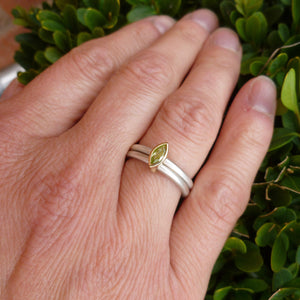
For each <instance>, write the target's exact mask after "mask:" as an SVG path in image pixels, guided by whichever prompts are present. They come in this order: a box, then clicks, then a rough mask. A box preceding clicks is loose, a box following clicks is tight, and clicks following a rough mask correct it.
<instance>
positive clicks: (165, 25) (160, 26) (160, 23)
mask: <svg viewBox="0 0 300 300" xmlns="http://www.w3.org/2000/svg"><path fill="white" fill-rule="evenodd" d="M152 23H153V24H154V26H155V27H156V28H157V30H158V31H159V32H160V33H161V34H163V33H165V32H166V31H168V30H169V29H170V28H171V27H172V26H173V25H174V24H175V20H174V19H172V18H171V17H168V16H159V17H153V18H152Z"/></svg>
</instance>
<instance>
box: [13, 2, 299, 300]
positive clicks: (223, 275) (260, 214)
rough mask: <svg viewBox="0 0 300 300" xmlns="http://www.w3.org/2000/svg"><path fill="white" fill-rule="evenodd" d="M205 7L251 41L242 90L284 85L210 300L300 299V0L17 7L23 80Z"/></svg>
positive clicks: (219, 262)
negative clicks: (143, 25) (146, 21)
mask: <svg viewBox="0 0 300 300" xmlns="http://www.w3.org/2000/svg"><path fill="white" fill-rule="evenodd" d="M201 7H206V8H210V9H211V10H213V11H214V12H215V13H216V14H217V15H218V16H219V19H220V23H221V25H223V26H227V27H230V28H232V29H233V30H235V31H236V32H237V33H238V35H239V37H240V40H241V42H242V44H243V50H244V54H243V59H242V66H241V72H240V73H241V75H240V79H239V82H238V87H237V89H236V90H238V89H239V88H240V87H241V85H242V84H243V83H244V82H246V81H247V80H248V79H250V78H251V77H254V76H257V75H259V74H265V75H266V76H269V77H270V78H272V79H273V80H274V82H275V83H276V85H277V89H278V108H277V117H276V121H275V131H274V136H273V140H272V142H271V145H270V149H269V152H268V154H267V155H266V157H265V159H264V162H263V164H262V165H261V167H260V170H259V172H258V174H257V177H256V180H255V183H254V185H253V188H252V193H251V198H250V200H249V205H248V207H247V209H246V211H245V213H244V215H243V216H242V217H241V218H240V219H239V220H238V222H237V224H236V226H235V228H234V230H233V232H232V234H231V236H230V237H229V239H228V240H227V242H226V244H225V245H224V249H223V251H222V253H221V254H220V256H219V258H218V260H217V262H216V264H215V266H214V269H213V271H212V275H211V280H210V283H209V287H208V292H207V295H206V299H214V300H222V299H243V300H248V299H249V300H250V299H272V300H279V299H300V272H299V268H300V210H299V208H300V138H299V137H300V111H299V97H300V58H299V56H298V55H299V53H300V0H272V1H271V0H270V1H266V0H265V1H264V0H222V1H221V0H202V1H201V0H127V1H125V0H123V1H122V0H121V3H120V1H119V0H55V1H54V2H53V4H47V3H44V4H43V6H42V8H32V9H30V10H29V11H26V10H25V9H23V8H22V7H16V8H15V9H14V10H13V12H12V13H13V15H14V17H15V23H16V24H18V25H21V26H23V27H26V28H28V29H29V31H28V32H26V33H23V34H20V35H18V36H17V37H16V40H17V41H18V42H19V43H20V49H19V50H18V51H17V52H16V54H15V60H16V61H17V62H18V63H19V64H20V65H22V66H23V67H24V68H25V70H26V71H25V72H23V73H19V75H18V78H19V81H20V82H22V83H24V84H27V83H28V82H29V81H30V80H32V79H33V78H34V77H35V76H37V75H38V74H39V73H40V72H42V71H43V70H44V69H46V68H47V67H48V66H50V65H51V64H53V63H54V62H55V61H57V60H58V59H59V58H60V57H62V56H63V55H64V54H65V53H67V52H68V51H70V49H72V48H74V47H76V46H78V45H80V44H82V43H84V42H86V41H88V40H90V39H94V38H99V37H102V36H104V35H107V34H109V33H111V32H113V31H116V30H117V29H118V28H120V27H122V26H124V25H125V24H127V23H130V22H134V21H137V20H139V19H142V18H145V17H148V16H151V15H159V14H166V15H170V16H172V17H174V18H176V19H179V18H180V17H181V16H183V15H184V14H186V13H187V12H190V11H194V10H195V9H198V8H201ZM241 180H243V179H242V178H241ZM207 251H210V249H207Z"/></svg>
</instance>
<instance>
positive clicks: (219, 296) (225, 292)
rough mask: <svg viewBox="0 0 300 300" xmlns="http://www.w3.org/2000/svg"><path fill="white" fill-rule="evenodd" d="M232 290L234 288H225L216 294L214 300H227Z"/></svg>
mask: <svg viewBox="0 0 300 300" xmlns="http://www.w3.org/2000/svg"><path fill="white" fill-rule="evenodd" d="M231 290H232V286H227V287H223V288H221V289H218V290H216V291H215V292H214V298H213V299H214V300H223V299H225V298H226V296H227V295H228V293H229V292H230V291H231Z"/></svg>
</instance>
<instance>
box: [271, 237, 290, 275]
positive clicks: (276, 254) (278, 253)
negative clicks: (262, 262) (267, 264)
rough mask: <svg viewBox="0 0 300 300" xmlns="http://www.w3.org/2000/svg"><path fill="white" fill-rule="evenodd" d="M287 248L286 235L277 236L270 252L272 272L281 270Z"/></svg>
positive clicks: (287, 240)
mask: <svg viewBox="0 0 300 300" xmlns="http://www.w3.org/2000/svg"><path fill="white" fill-rule="evenodd" d="M288 247H289V239H288V237H287V236H286V234H284V233H280V234H278V236H277V238H276V239H275V242H274V245H273V247H272V252H271V268H272V270H273V271H274V272H278V271H280V270H281V269H282V268H283V266H284V264H285V262H286V257H287V250H288Z"/></svg>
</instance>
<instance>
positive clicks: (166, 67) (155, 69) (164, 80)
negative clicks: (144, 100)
mask: <svg viewBox="0 0 300 300" xmlns="http://www.w3.org/2000/svg"><path fill="white" fill-rule="evenodd" d="M120 72H121V74H122V73H123V74H122V75H123V76H124V78H126V80H130V81H131V82H139V83H141V84H143V85H145V86H147V87H150V88H151V89H153V88H157V89H161V88H162V87H164V86H166V85H169V84H170V83H171V82H172V80H173V78H174V76H173V75H174V73H175V72H174V70H173V67H172V66H171V64H170V62H169V60H168V58H167V56H166V55H164V54H161V53H158V52H156V51H153V50H147V51H144V52H143V53H142V54H140V55H139V56H138V57H136V58H135V59H134V60H132V61H130V62H129V63H128V64H127V65H126V66H125V67H123V68H122V69H121V70H120Z"/></svg>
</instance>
